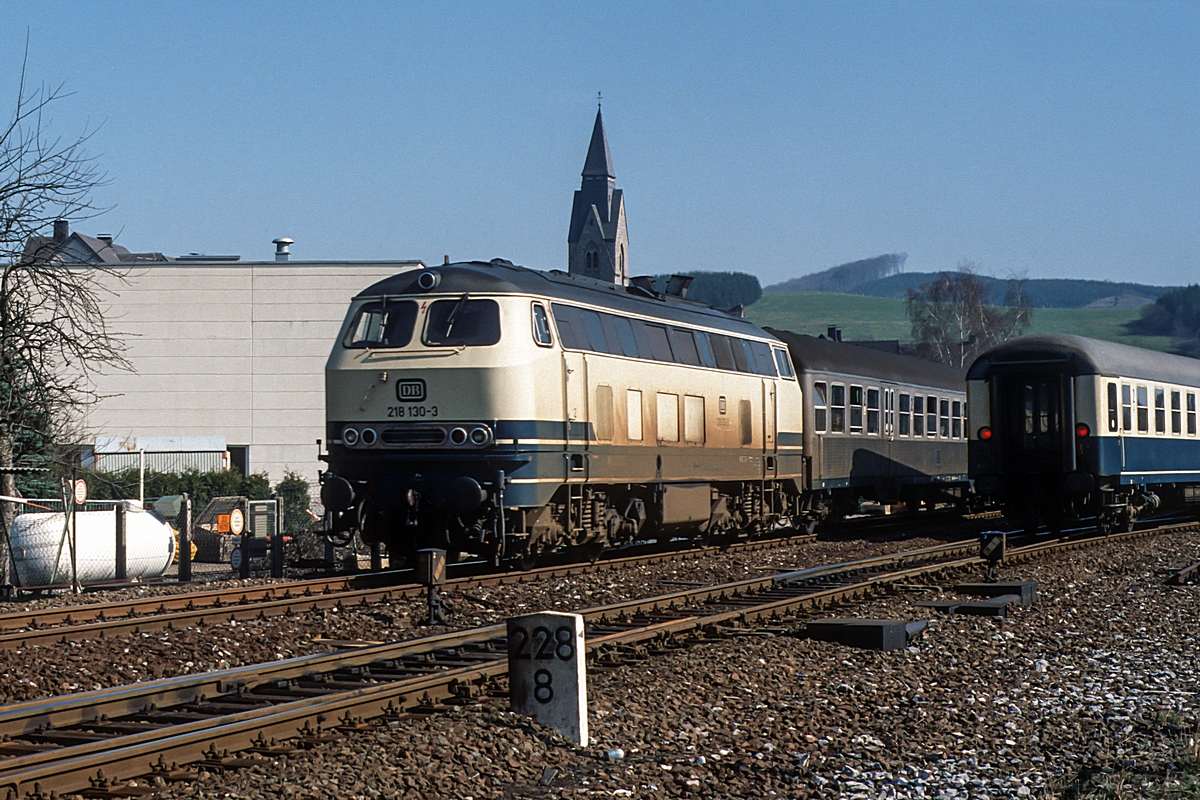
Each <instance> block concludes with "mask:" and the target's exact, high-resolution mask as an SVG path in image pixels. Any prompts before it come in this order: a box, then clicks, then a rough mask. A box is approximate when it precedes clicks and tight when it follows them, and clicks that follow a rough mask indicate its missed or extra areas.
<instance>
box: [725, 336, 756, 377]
mask: <svg viewBox="0 0 1200 800" xmlns="http://www.w3.org/2000/svg"><path fill="white" fill-rule="evenodd" d="M729 348H730V350H731V351H732V352H733V364H734V366H735V367H737V371H738V372H753V371H754V370H752V369H750V361H749V360H748V359H747V358H746V356H747V355H749V354H748V353H747V352H746V343H745V342H743V341H742V340H741V339H736V338H734V337H732V336H731V337H729Z"/></svg>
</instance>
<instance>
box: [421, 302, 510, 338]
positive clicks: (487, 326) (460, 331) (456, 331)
mask: <svg viewBox="0 0 1200 800" xmlns="http://www.w3.org/2000/svg"><path fill="white" fill-rule="evenodd" d="M498 341H500V306H499V305H497V304H496V301H495V300H468V299H467V296H466V295H465V294H464V295H463V296H462V297H460V298H459V299H457V300H436V301H434V303H433V304H432V305H430V306H429V313H428V315H427V316H426V323H425V344H427V345H430V346H434V347H436V346H439V345H467V346H485V345H492V344H495V343H496V342H498Z"/></svg>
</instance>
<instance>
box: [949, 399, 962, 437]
mask: <svg viewBox="0 0 1200 800" xmlns="http://www.w3.org/2000/svg"><path fill="white" fill-rule="evenodd" d="M962 411H963V404H962V401H961V400H955V401H954V406H953V410H952V411H951V413H950V425H951V426H952V427H951V432H950V436H951V438H953V439H961V438H962Z"/></svg>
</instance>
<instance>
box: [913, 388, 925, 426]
mask: <svg viewBox="0 0 1200 800" xmlns="http://www.w3.org/2000/svg"><path fill="white" fill-rule="evenodd" d="M924 435H925V397H924V395H919V394H916V395H913V436H924Z"/></svg>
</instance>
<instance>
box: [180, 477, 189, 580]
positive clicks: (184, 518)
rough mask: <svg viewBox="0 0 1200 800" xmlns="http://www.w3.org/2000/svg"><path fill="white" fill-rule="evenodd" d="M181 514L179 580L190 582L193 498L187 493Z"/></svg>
mask: <svg viewBox="0 0 1200 800" xmlns="http://www.w3.org/2000/svg"><path fill="white" fill-rule="evenodd" d="M179 514H180V517H181V519H180V520H179V582H180V583H188V582H189V581H191V579H192V498H190V497H188V496H187V494H186V493H184V495H183V508H181V509H180V511H179Z"/></svg>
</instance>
